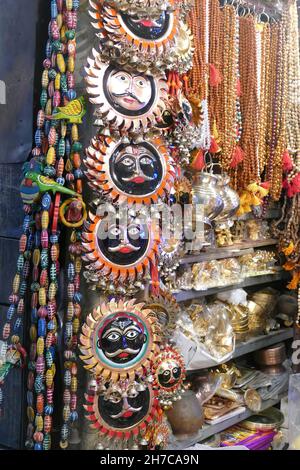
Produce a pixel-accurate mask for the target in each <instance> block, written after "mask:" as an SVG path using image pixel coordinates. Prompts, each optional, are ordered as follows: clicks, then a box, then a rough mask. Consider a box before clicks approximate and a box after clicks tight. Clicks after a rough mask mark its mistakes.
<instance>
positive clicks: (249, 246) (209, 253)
mask: <svg viewBox="0 0 300 470" xmlns="http://www.w3.org/2000/svg"><path fill="white" fill-rule="evenodd" d="M277 243H278V240H276V239H275V238H268V239H266V240H256V241H254V240H250V241H247V242H242V243H235V244H234V245H231V246H224V247H222V248H207V249H206V250H205V251H203V252H201V253H199V254H197V255H187V256H184V257H183V258H182V259H181V260H180V261H179V263H180V264H189V263H201V261H210V260H215V259H224V258H234V257H237V256H243V255H247V254H250V253H253V252H254V248H261V247H265V246H273V245H277Z"/></svg>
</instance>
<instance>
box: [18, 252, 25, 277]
mask: <svg viewBox="0 0 300 470" xmlns="http://www.w3.org/2000/svg"><path fill="white" fill-rule="evenodd" d="M23 266H24V256H23V255H19V257H18V261H17V272H18V273H19V274H20V273H21V272H22V270H23Z"/></svg>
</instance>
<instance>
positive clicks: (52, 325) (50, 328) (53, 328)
mask: <svg viewBox="0 0 300 470" xmlns="http://www.w3.org/2000/svg"><path fill="white" fill-rule="evenodd" d="M55 328H56V324H55V322H54V321H53V320H50V321H49V322H48V325H47V329H48V331H53V330H55Z"/></svg>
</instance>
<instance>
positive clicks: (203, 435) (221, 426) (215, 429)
mask: <svg viewBox="0 0 300 470" xmlns="http://www.w3.org/2000/svg"><path fill="white" fill-rule="evenodd" d="M285 396H286V392H285V393H283V394H281V395H280V396H279V398H277V399H274V400H266V401H265V402H263V405H262V409H261V411H264V410H267V409H268V408H271V407H272V406H274V405H276V404H277V403H279V402H280V401H281V399H282V398H284V397H285ZM254 414H256V413H253V411H251V410H249V409H247V410H245V411H243V412H241V413H239V414H237V415H236V416H233V417H232V418H229V419H226V420H224V421H222V423H218V424H205V425H204V426H203V428H202V429H200V430H199V432H198V434H197V435H196V436H194V437H193V438H190V439H186V440H184V441H178V440H177V439H174V440H173V441H172V442H171V443H170V445H169V450H183V449H187V448H188V447H192V446H193V445H195V444H197V443H198V442H201V441H204V440H205V439H208V438H209V437H210V436H213V435H214V434H218V433H220V432H222V431H224V430H225V429H227V428H230V427H231V426H234V425H235V424H238V423H240V422H241V421H244V420H245V419H247V418H249V417H250V416H252V415H254Z"/></svg>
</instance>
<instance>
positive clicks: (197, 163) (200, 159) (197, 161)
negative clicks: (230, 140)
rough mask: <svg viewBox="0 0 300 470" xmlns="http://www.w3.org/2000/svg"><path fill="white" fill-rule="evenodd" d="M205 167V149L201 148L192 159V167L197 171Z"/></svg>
mask: <svg viewBox="0 0 300 470" xmlns="http://www.w3.org/2000/svg"><path fill="white" fill-rule="evenodd" d="M204 167H205V159H204V153H203V150H202V149H200V150H199V151H198V152H197V153H196V155H195V157H194V158H193V160H192V163H191V168H192V169H193V170H195V171H201V170H203V168H204Z"/></svg>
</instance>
